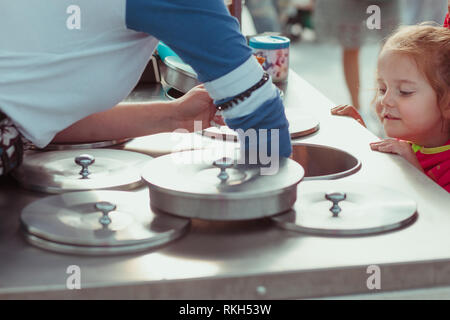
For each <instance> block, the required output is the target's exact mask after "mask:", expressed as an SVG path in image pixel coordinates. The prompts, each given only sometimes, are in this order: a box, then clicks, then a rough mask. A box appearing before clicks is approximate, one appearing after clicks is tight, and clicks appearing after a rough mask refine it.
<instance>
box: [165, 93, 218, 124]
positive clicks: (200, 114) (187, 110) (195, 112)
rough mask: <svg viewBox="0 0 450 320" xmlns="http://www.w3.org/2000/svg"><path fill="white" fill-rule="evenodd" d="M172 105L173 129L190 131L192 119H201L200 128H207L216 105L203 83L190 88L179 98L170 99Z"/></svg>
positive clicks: (214, 112)
mask: <svg viewBox="0 0 450 320" xmlns="http://www.w3.org/2000/svg"><path fill="white" fill-rule="evenodd" d="M172 107H173V109H172V116H171V120H172V127H173V129H174V130H175V129H187V130H189V131H190V132H192V131H194V121H201V125H202V129H205V128H209V127H211V124H210V122H211V120H213V118H214V116H215V114H216V106H215V105H214V103H213V100H212V99H211V97H210V96H209V94H208V92H207V91H206V89H205V87H204V86H203V85H198V86H196V87H194V88H192V89H191V90H189V91H188V92H187V93H186V94H185V95H184V96H182V97H181V98H178V99H176V100H174V101H172ZM214 119H215V120H217V119H216V118H214ZM196 129H197V128H196Z"/></svg>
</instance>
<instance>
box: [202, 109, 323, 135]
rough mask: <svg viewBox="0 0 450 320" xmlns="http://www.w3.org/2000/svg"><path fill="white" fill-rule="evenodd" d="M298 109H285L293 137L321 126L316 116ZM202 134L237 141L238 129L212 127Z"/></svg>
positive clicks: (306, 133)
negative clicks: (302, 112)
mask: <svg viewBox="0 0 450 320" xmlns="http://www.w3.org/2000/svg"><path fill="white" fill-rule="evenodd" d="M297 112H298V110H295V111H294V110H293V109H285V113H286V118H287V119H288V121H289V133H290V135H291V138H293V139H294V138H299V137H305V136H308V135H310V134H312V133H314V132H316V131H318V130H319V128H320V122H319V120H317V119H316V118H314V117H311V116H308V115H301V114H297ZM201 134H203V135H204V136H207V137H210V138H216V139H222V140H226V141H237V140H238V136H237V133H236V131H234V130H232V129H230V128H228V127H227V126H220V127H210V128H206V129H204V130H202V131H201Z"/></svg>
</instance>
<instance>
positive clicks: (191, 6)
mask: <svg viewBox="0 0 450 320" xmlns="http://www.w3.org/2000/svg"><path fill="white" fill-rule="evenodd" d="M126 25H127V28H129V29H133V30H136V31H141V32H146V33H148V34H151V35H152V36H154V37H156V38H158V39H160V40H162V41H164V42H165V43H166V44H167V45H168V46H169V47H170V48H172V49H173V50H174V51H175V52H176V53H177V54H178V55H179V56H180V57H181V59H183V61H184V62H186V63H187V64H189V65H191V67H192V68H193V69H194V70H195V71H196V72H197V74H198V78H199V80H200V81H201V82H208V81H211V80H214V79H217V78H220V77H221V76H224V75H225V74H227V73H229V72H230V71H232V70H234V69H235V68H237V67H239V66H240V65H242V64H243V63H244V62H245V61H247V60H248V59H249V57H250V56H251V55H252V51H251V49H250V48H249V47H248V46H247V43H246V39H245V37H244V36H243V35H242V34H241V32H240V30H239V23H238V21H237V19H236V18H234V17H232V16H231V15H230V14H229V13H228V10H227V8H226V7H225V4H224V1H223V0H188V1H186V0H127V2H126ZM244 90H245V88H244Z"/></svg>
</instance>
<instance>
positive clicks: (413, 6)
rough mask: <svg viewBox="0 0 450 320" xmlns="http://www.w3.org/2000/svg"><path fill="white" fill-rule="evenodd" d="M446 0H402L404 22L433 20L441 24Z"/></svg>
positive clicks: (416, 22)
mask: <svg viewBox="0 0 450 320" xmlns="http://www.w3.org/2000/svg"><path fill="white" fill-rule="evenodd" d="M447 3H448V2H447V0H402V7H403V10H402V20H403V22H404V23H405V24H418V23H420V22H424V21H434V22H436V23H439V24H441V23H442V21H443V20H444V17H445V14H446V12H447Z"/></svg>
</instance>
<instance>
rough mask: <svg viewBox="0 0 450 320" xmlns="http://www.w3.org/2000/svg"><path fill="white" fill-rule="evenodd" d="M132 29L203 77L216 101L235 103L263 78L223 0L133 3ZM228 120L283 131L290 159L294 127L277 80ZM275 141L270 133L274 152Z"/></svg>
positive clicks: (282, 145)
mask: <svg viewBox="0 0 450 320" xmlns="http://www.w3.org/2000/svg"><path fill="white" fill-rule="evenodd" d="M126 24H127V27H128V28H130V29H133V30H136V31H141V32H146V33H148V34H151V35H153V36H155V37H156V38H158V39H160V40H162V41H164V42H165V43H166V44H167V45H168V46H169V47H171V48H172V49H173V50H174V51H175V52H176V53H177V54H178V55H179V56H180V57H181V58H182V59H183V60H184V61H185V62H186V63H188V64H189V65H191V66H192V68H193V69H194V70H195V71H196V72H197V74H198V78H199V80H200V81H201V82H204V85H205V88H206V89H207V90H208V92H209V95H210V96H211V98H212V99H214V100H215V101H216V102H217V101H226V100H229V99H232V98H233V97H235V96H237V95H239V94H240V93H242V92H243V91H245V90H247V89H248V88H250V87H252V86H253V85H255V84H256V83H257V82H259V81H260V80H261V78H262V76H263V70H262V68H261V66H260V65H259V64H258V63H257V61H256V59H255V58H254V57H253V56H252V51H251V49H250V48H249V47H248V46H247V44H246V40H245V37H244V36H243V35H242V34H241V32H240V30H239V24H238V22H237V20H236V19H235V18H233V17H232V16H231V15H230V14H229V13H228V11H227V8H226V7H225V5H224V1H223V0H189V1H186V0H127V3H126ZM223 116H224V118H225V121H226V123H227V125H228V126H229V127H230V128H232V129H242V130H244V131H246V130H247V129H250V128H252V129H256V130H258V129H278V130H279V141H275V142H278V146H279V153H280V155H281V156H284V157H288V156H289V155H290V153H291V142H290V135H289V131H288V122H287V120H286V116H285V114H284V108H283V103H282V100H281V98H280V96H279V94H278V92H277V90H276V88H275V86H274V85H273V84H272V83H271V81H269V82H267V83H266V84H265V85H263V86H262V87H261V88H259V89H258V90H256V91H255V92H253V93H252V95H251V96H250V98H248V99H246V100H244V101H243V102H240V103H239V104H238V105H236V106H234V107H233V108H231V109H230V110H228V111H225V112H223ZM262 137H263V136H262ZM258 138H260V136H259V135H258ZM263 139H264V140H265V138H263ZM270 139H271V135H270V132H269V134H268V138H267V146H268V148H269V147H270V145H271V141H270ZM258 142H260V140H258ZM263 142H265V141H263ZM245 147H246V148H248V147H249V146H248V145H246V146H245Z"/></svg>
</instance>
